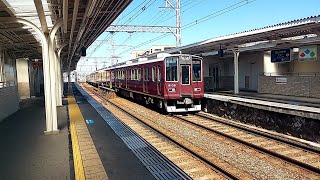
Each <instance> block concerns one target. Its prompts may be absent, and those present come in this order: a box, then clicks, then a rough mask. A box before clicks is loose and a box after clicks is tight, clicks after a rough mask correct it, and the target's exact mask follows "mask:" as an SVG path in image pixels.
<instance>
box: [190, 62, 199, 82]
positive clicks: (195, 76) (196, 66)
mask: <svg viewBox="0 0 320 180" xmlns="http://www.w3.org/2000/svg"><path fill="white" fill-rule="evenodd" d="M192 74H193V76H192V80H193V81H201V61H200V60H193V61H192Z"/></svg>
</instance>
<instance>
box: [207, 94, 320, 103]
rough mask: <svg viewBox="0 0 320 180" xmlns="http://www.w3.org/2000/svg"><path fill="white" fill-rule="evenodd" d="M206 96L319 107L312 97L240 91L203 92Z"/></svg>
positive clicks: (317, 100) (315, 99) (318, 101)
mask: <svg viewBox="0 0 320 180" xmlns="http://www.w3.org/2000/svg"><path fill="white" fill-rule="evenodd" d="M205 93H207V94H220V95H229V96H233V97H242V98H249V99H257V100H265V101H270V102H279V103H285V104H293V105H300V106H309V107H320V99H317V98H312V97H300V96H285V95H279V94H261V93H257V92H246V91H240V92H239V94H233V91H218V92H205Z"/></svg>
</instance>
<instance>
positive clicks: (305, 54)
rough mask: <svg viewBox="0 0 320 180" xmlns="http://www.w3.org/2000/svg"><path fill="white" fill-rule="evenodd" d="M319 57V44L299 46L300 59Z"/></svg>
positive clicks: (307, 59)
mask: <svg viewBox="0 0 320 180" xmlns="http://www.w3.org/2000/svg"><path fill="white" fill-rule="evenodd" d="M317 57H318V46H317V45H313V46H301V47H299V58H298V59H299V61H315V60H317Z"/></svg>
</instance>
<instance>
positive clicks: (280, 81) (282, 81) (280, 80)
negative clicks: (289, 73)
mask: <svg viewBox="0 0 320 180" xmlns="http://www.w3.org/2000/svg"><path fill="white" fill-rule="evenodd" d="M287 82H288V78H286V77H276V84H287Z"/></svg>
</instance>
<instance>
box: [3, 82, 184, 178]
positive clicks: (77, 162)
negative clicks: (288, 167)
mask: <svg viewBox="0 0 320 180" xmlns="http://www.w3.org/2000/svg"><path fill="white" fill-rule="evenodd" d="M65 87H68V86H67V85H65ZM65 91H66V92H65V93H64V94H65V98H64V101H63V106H61V107H58V128H59V132H57V133H56V134H51V135H46V134H45V133H44V130H45V120H44V119H45V110H44V99H43V98H30V99H25V100H22V101H21V102H20V109H19V111H17V112H16V113H14V114H13V115H11V116H9V117H8V118H7V119H5V120H4V121H3V122H1V123H0V139H1V144H0V145H1V152H2V153H1V154H0V168H1V170H0V172H1V173H0V179H172V178H173V179H174V178H179V176H180V175H181V174H179V173H182V172H180V171H179V170H176V169H174V168H173V169H171V167H172V166H171V165H170V162H169V160H167V159H166V158H165V157H164V156H163V155H161V154H160V153H159V152H157V150H155V149H154V148H153V147H152V146H151V145H149V144H148V143H147V142H145V141H144V140H143V139H141V138H140V136H139V135H137V134H136V133H135V132H133V131H132V130H130V128H128V127H127V126H125V125H124V124H122V123H121V122H119V121H118V120H117V119H116V118H115V117H114V116H113V115H112V114H111V113H109V112H108V111H107V110H106V109H104V108H103V107H102V105H101V104H100V102H96V101H95V100H94V99H92V98H91V96H90V95H88V94H87V93H86V92H85V91H84V90H83V89H82V88H81V87H80V86H78V85H74V84H72V85H71V86H69V87H68V88H65ZM67 91H68V92H67ZM182 174H183V173H182Z"/></svg>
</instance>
